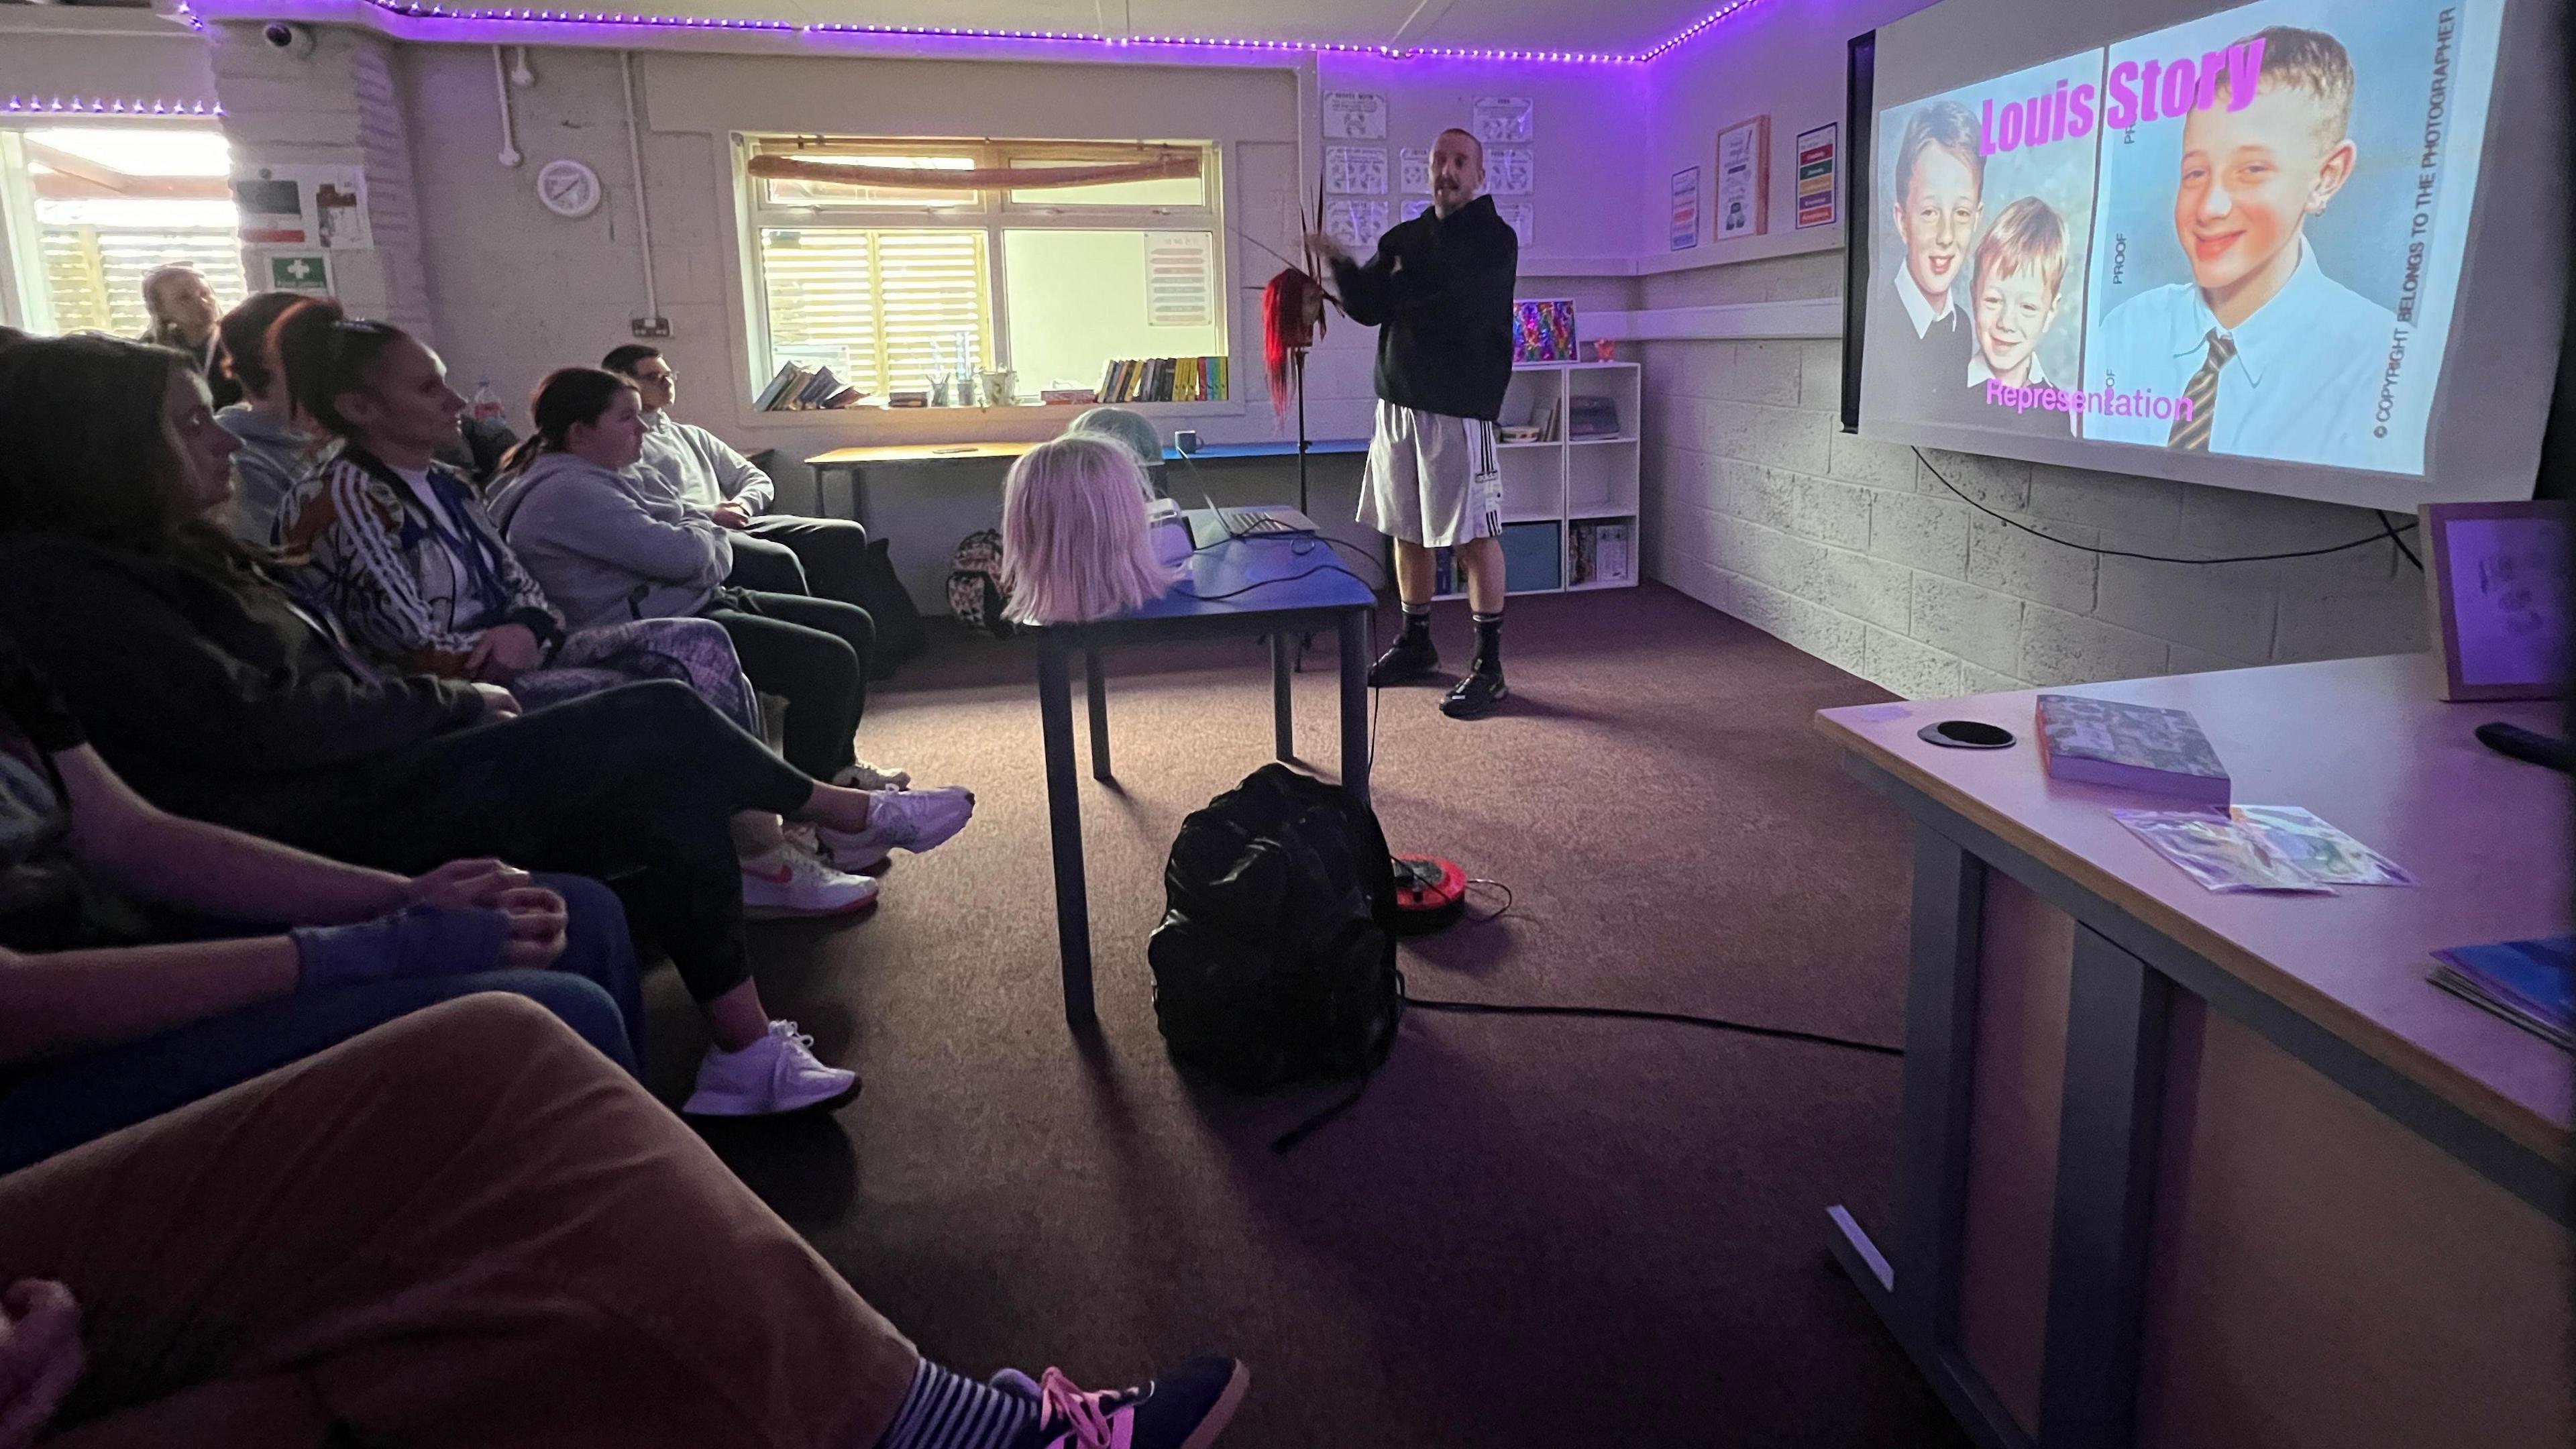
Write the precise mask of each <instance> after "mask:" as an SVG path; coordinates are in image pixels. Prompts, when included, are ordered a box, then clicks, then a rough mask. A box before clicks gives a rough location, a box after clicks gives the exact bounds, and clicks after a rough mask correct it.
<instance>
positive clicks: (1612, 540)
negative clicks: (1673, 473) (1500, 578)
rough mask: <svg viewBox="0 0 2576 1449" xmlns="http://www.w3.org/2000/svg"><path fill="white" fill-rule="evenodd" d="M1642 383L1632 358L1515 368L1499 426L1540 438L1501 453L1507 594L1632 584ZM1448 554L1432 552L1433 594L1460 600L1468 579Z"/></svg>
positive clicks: (1505, 446) (1509, 445) (1508, 445)
mask: <svg viewBox="0 0 2576 1449" xmlns="http://www.w3.org/2000/svg"><path fill="white" fill-rule="evenodd" d="M1640 377H1641V374H1640V372H1639V369H1638V365H1637V364H1636V363H1633V362H1525V363H1521V364H1519V365H1518V366H1515V367H1514V368H1513V369H1512V382H1511V388H1510V390H1509V391H1507V392H1505V393H1504V394H1503V413H1502V419H1501V426H1502V427H1504V428H1505V429H1509V430H1513V431H1515V432H1517V431H1518V430H1521V429H1536V430H1537V432H1538V436H1537V438H1536V439H1535V440H1534V441H1523V442H1511V441H1506V442H1504V443H1503V445H1502V449H1501V457H1502V465H1503V554H1504V558H1505V559H1506V561H1507V562H1506V565H1505V568H1506V571H1507V573H1508V574H1509V575H1510V579H1511V588H1510V591H1511V592H1512V593H1515V594H1555V593H1564V592H1568V591H1572V590H1583V589H1624V588H1630V587H1633V586H1634V585H1635V584H1636V582H1637V576H1638V570H1637V560H1638V556H1639V551H1638V547H1637V523H1638V507H1637V487H1638V475H1639V469H1640V459H1639V456H1638V454H1639V444H1638V429H1639V424H1640V406H1639V405H1640V404H1641V403H1642V401H1643V398H1642V397H1641V396H1640ZM1578 429H1579V430H1580V432H1579V433H1578ZM1449 553H1450V551H1449V550H1448V549H1445V548H1444V549H1441V550H1439V551H1438V560H1439V561H1438V563H1437V565H1436V567H1437V568H1438V570H1439V573H1438V578H1439V581H1440V584H1441V588H1440V590H1439V592H1438V594H1437V595H1436V597H1438V598H1443V599H1456V598H1463V597H1465V581H1464V580H1462V579H1459V578H1458V577H1457V576H1456V574H1455V573H1454V569H1455V567H1456V565H1455V564H1454V563H1453V562H1452V560H1451V559H1450V556H1449Z"/></svg>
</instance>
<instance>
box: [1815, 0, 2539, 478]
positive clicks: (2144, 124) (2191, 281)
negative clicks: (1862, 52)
mask: <svg viewBox="0 0 2576 1449" xmlns="http://www.w3.org/2000/svg"><path fill="white" fill-rule="evenodd" d="M2484 3H2486V4H2489V5H2494V4H2496V3H2498V0H2484ZM2475 8H2476V7H2475V5H2473V4H2471V3H2464V0H2370V3H2367V4H2357V3H2352V0H2261V3H2256V4H2252V5H2244V6H2240V7H2237V8H2234V9H2230V10H2225V11H2221V12H2219V13H2217V14H2214V15H2210V16H2207V17H2204V18H2202V19H2199V20H2195V21H2191V22H2188V23H2185V24H2180V25H2174V26H2170V27H2167V28H2164V29H2160V30H2155V31H2151V32H2147V33H2144V34H2139V35H2134V36H2130V37H2127V38H2124V39H2118V40H2115V41H2112V42H2111V43H2109V44H2106V45H2105V46H2103V47H2102V48H2100V49H2093V50H2085V51H2082V52H2079V53H2077V54H2073V55H2069V56H2066V57H2064V58H2063V59H2060V60H2055V61H2051V62H2049V63H2047V64H2043V65H2037V66H2031V67H2028V68H2025V69H2019V70H2014V71H2012V72H2010V73H2008V74H1998V75H1996V76H1994V77H1992V78H1990V79H1986V80H1982V81H1979V82H1977V83H1975V84H1972V85H1967V86H1961V87H1958V88H1956V89H1953V90H1949V91H1945V92H1943V93H1941V94H1938V95H1933V96H1927V97H1923V98H1921V99H1917V100H1910V101H1907V102H1905V103H1903V104H1898V105H1891V106H1887V107H1885V108H1883V109H1881V110H1880V111H1879V112H1878V118H1877V126H1876V128H1875V130H1876V135H1875V138H1874V144H1873V147H1872V151H1871V160H1872V162H1873V170H1874V172H1875V174H1874V176H1872V177H1871V178H1870V180H1871V183H1872V187H1873V192H1874V195H1875V197H1876V199H1877V206H1876V207H1875V209H1874V211H1873V214H1872V215H1871V217H1870V218H1869V221H1870V233H1871V249H1870V265H1871V273H1870V278H1869V292H1868V300H1867V304H1866V314H1865V315H1866V319H1867V320H1866V324H1865V325H1866V329H1867V335H1866V337H1865V339H1864V352H1863V368H1864V374H1863V376H1864V382H1863V399H1864V400H1863V404H1862V406H1863V410H1864V411H1863V417H1864V419H1865V420H1875V421H1877V422H1881V423H1886V422H1895V423H1900V424H1901V423H1905V422H1917V423H1929V424H1938V425H1944V426H1947V427H1951V428H1972V429H1977V430H1981V431H1984V432H1989V433H1993V434H1998V435H2007V436H2009V435H2030V436H2037V437H2052V438H2056V439H2060V440H2067V441H2073V442H2081V443H2086V444H2099V445H2101V447H2102V449H2103V452H2104V459H2103V464H2102V466H2105V467H2115V466H2118V464H2117V462H2116V460H2115V459H2114V458H2113V456H2112V450H2113V448H2114V447H2119V448H2158V449H2168V450H2176V451H2183V452H2199V453H2206V454H2211V455H2225V456H2232V457H2239V458H2248V459H2264V460H2270V461H2278V462H2288V463H2304V464H2313V465H2318V466H2323V467H2334V468H2348V469H2361V470H2367V471H2372V472H2380V473H2394V474H2413V475H2420V474H2422V473H2423V472H2424V471H2425V443H2426V431H2427V427H2428V424H2429V422H2430V420H2431V418H2432V416H2433V410H2434V402H2435V398H2434V393H2435V391H2436V388H2437V386H2438V384H2439V382H2440V380H2441V375H2442V360H2443V354H2444V351H2445V349H2446V348H2447V347H2448V346H2449V345H2450V344H2451V343H2452V342H2453V341H2454V339H2453V338H2452V337H2451V336H2450V332H2451V313H2452V305H2453V298H2454V293H2455V291H2456V289H2457V287H2458V285H2459V281H2460V276H2461V263H2462V256H2463V252H2464V249H2465V246H2466V243H2467V239H2468V230H2469V216H2470V208H2471V202H2472V200H2473V198H2474V195H2475V192H2476V189H2477V183H2478V162H2479V148H2480V144H2481V139H2482V138H2483V136H2484V135H2485V133H2486V126H2487V103H2488V96H2489V92H2490V89H2491V87H2492V82H2493V76H2494V70H2495V63H2496V55H2495V51H2496V39H2495V37H2496V35H2497V26H2496V25H2495V24H2494V23H2493V22H2494V15H2493V14H2492V13H2490V14H2488V15H2487V16H2485V17H2477V16H2475V15H2473V14H2472V11H2473V10H2474V9H2475ZM2481 18H2483V20H2484V21H2485V22H2486V23H2483V24H2480V23H2475V22H2476V21H2478V20H2479V19H2481ZM1882 54H1884V52H1882ZM2535 224H2538V223H2537V221H2535ZM2456 340H2457V341H2458V342H2459V343H2460V344H2461V345H2463V346H2465V347H2468V348H2471V349H2474V348H2475V347H2476V343H2477V339H2476V338H2474V337H2463V338H2460V339H2456Z"/></svg>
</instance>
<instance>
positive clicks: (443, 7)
mask: <svg viewBox="0 0 2576 1449" xmlns="http://www.w3.org/2000/svg"><path fill="white" fill-rule="evenodd" d="M364 3H365V4H367V5H368V6H370V7H372V8H374V9H377V10H381V11H383V12H385V13H386V14H389V15H398V16H401V17H402V18H404V19H406V20H412V21H432V22H438V23H441V24H452V25H460V26H462V25H578V26H634V27H640V28H644V29H652V30H717V31H727V30H729V31H754V32H764V33H769V34H786V35H815V36H850V37H854V38H861V39H869V38H873V39H882V40H932V41H959V42H974V43H993V44H1022V45H1026V44H1043V45H1080V46H1087V47H1094V48H1099V49H1122V50H1124V49H1135V48H1139V47H1153V48H1158V49H1174V50H1230V51H1270V52H1279V53H1305V52H1312V53H1316V54H1322V55H1350V56H1367V57H1372V58H1375V59H1381V60H1448V61H1470V62H1504V63H1510V64H1519V65H1643V64H1645V63H1646V62H1648V61H1651V60H1653V59H1655V58H1656V57H1658V56H1661V55H1664V54H1666V53H1667V52H1669V51H1671V50H1673V49H1675V48H1676V47H1678V46H1681V45H1684V44H1687V43H1688V42H1690V41H1691V40H1693V39H1695V38H1697V37H1698V36H1699V35H1700V34H1702V33H1703V32H1705V31H1707V30H1708V29H1709V28H1710V27H1711V26H1713V25H1715V24H1717V23H1718V22H1719V21H1721V20H1724V19H1726V18H1727V17H1728V16H1730V15H1733V14H1735V13H1736V12H1737V11H1739V10H1742V9H1744V8H1745V7H1746V6H1747V5H1750V4H1752V3H1753V0H1727V3H1725V4H1723V5H1720V6H1719V7H1718V8H1717V9H1715V10H1712V11H1710V12H1708V13H1707V14H1705V15H1703V16H1701V17H1700V18H1699V19H1697V20H1694V21H1692V22H1691V23H1690V24H1689V25H1686V26H1684V27H1683V28H1682V29H1680V30H1678V31H1676V32H1674V33H1673V34H1672V35H1670V36H1668V37H1666V38H1665V39H1664V40H1662V41H1660V42H1658V43H1657V44H1655V45H1654V46H1652V47H1650V48H1649V49H1646V50H1644V51H1639V52H1625V51H1600V50H1535V49H1529V50H1524V49H1507V48H1493V47H1480V46H1449V45H1362V44H1356V43H1353V42H1350V41H1339V40H1255V39H1251V38H1248V37H1233V36H1218V35H1138V36H1112V35H1101V34H1098V33H1096V32H1088V31H1066V30H1002V29H986V28H980V27H974V26H940V25H858V24H844V23H832V24H817V25H800V24H796V23H794V22H791V21H785V20H726V19H715V18H697V17H692V16H680V15H639V14H630V13H624V12H619V11H605V10H580V11H575V10H546V9H537V8H533V7H517V6H513V7H487V6H478V5H447V4H441V3H434V0H433V3H424V0H364ZM265 9H266V7H264V6H261V5H259V4H258V3H257V0H181V3H180V5H179V6H178V8H177V10H176V11H175V12H174V13H175V14H177V15H178V16H179V17H180V18H182V19H184V20H186V21H187V22H188V23H189V24H190V25H193V26H195V27H197V28H198V29H200V30H202V29H204V28H205V21H204V19H203V18H202V17H203V16H204V15H205V14H206V12H207V11H208V10H212V11H214V12H215V13H216V15H217V17H218V18H221V17H222V14H223V13H224V12H226V11H233V10H239V11H240V12H242V15H243V18H245V19H249V18H265V16H264V14H262V13H261V12H263V11H264V10H265Z"/></svg>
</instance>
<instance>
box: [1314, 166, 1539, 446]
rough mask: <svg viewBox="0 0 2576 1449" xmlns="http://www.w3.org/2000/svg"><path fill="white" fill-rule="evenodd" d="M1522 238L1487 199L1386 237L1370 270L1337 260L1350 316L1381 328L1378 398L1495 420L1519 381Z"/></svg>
mask: <svg viewBox="0 0 2576 1449" xmlns="http://www.w3.org/2000/svg"><path fill="white" fill-rule="evenodd" d="M1520 260H1521V241H1520V237H1519V236H1518V235H1517V234H1515V233H1514V232H1513V231H1512V228H1511V225H1510V223H1508V222H1506V221H1504V220H1503V219H1502V217H1500V216H1498V215H1496V214H1495V212H1494V199H1493V198H1492V197H1490V196H1479V197H1477V198H1476V199H1475V200H1473V201H1471V202H1468V203H1467V204H1466V205H1465V206H1462V207H1460V208H1458V209H1457V210H1456V211H1454V212H1451V213H1450V214H1449V216H1448V217H1447V218H1446V219H1445V220H1444V219H1443V218H1442V217H1441V216H1440V215H1439V214H1438V213H1437V212H1431V211H1426V212H1424V213H1422V214H1421V215H1420V216H1417V217H1415V218H1414V219H1413V220H1411V221H1408V222H1405V223H1403V224H1401V225H1399V226H1397V227H1395V228H1394V229H1392V230H1390V231H1388V232H1387V234H1386V235H1385V236H1383V237H1380V238H1379V239H1378V244H1377V255H1376V256H1374V257H1371V258H1369V261H1368V265H1366V266H1361V265H1360V264H1358V263H1356V262H1335V263H1333V280H1334V282H1335V283H1336V284H1338V285H1339V286H1340V288H1341V293H1342V310H1344V311H1346V312H1348V313H1349V314H1350V316H1351V320H1352V321H1354V322H1357V323H1359V324H1361V325H1362V326H1366V327H1375V328H1377V329H1378V334H1377V395H1378V396H1379V397H1382V398H1384V399H1386V400H1387V401H1388V402H1391V403H1394V404H1395V405H1396V406H1398V407H1407V408H1412V409H1414V410H1416V411H1418V412H1426V413H1440V414H1444V415H1446V416H1448V417H1453V418H1475V419H1479V420H1482V421H1484V422H1489V423H1490V422H1492V421H1494V420H1495V419H1496V418H1497V417H1499V416H1500V415H1501V413H1502V410H1503V389H1504V388H1506V387H1508V386H1510V385H1511V380H1512V284H1513V283H1514V282H1515V281H1517V280H1518V278H1519V272H1520Z"/></svg>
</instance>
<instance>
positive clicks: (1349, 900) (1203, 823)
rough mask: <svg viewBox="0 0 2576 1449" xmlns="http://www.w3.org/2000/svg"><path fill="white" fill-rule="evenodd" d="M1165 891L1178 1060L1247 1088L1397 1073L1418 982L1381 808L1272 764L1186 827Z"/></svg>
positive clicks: (1163, 990)
mask: <svg viewBox="0 0 2576 1449" xmlns="http://www.w3.org/2000/svg"><path fill="white" fill-rule="evenodd" d="M1163 891H1164V896H1165V902H1166V907H1167V908H1166V910H1165V912H1164V915H1163V924H1162V925H1161V926H1160V927H1159V928H1157V929H1156V930H1155V932H1154V939H1153V942H1152V944H1151V946H1149V947H1148V949H1147V953H1146V954H1147V958H1148V959H1149V960H1150V961H1151V962H1152V964H1153V968H1154V1015H1155V1016H1156V1018H1157V1019H1158V1020H1159V1021H1160V1023H1161V1025H1162V1030H1163V1040H1164V1043H1165V1044H1166V1045H1167V1046H1168V1047H1169V1048H1170V1050H1171V1053H1172V1058H1173V1060H1175V1061H1177V1062H1179V1063H1181V1064H1182V1065H1183V1066H1186V1067H1190V1068H1193V1069H1195V1070H1198V1071H1202V1072H1205V1073H1206V1074H1207V1075H1208V1076H1210V1077H1213V1078H1215V1079H1216V1080H1217V1081H1219V1082H1222V1083H1224V1084H1225V1085H1227V1086H1230V1087H1234V1088H1237V1089H1239V1090H1243V1091H1262V1090H1265V1089H1267V1088H1270V1087H1275V1086H1279V1085H1282V1084H1284V1083H1288V1082H1293V1081H1298V1080H1301V1079H1306V1078H1317V1077H1325V1078H1331V1077H1352V1076H1361V1077H1363V1078H1364V1077H1365V1075H1366V1074H1367V1073H1370V1072H1373V1071H1375V1070H1376V1068H1377V1066H1378V1064H1379V1063H1381V1062H1383V1061H1385V1060H1386V1055H1387V1052H1388V1051H1389V1050H1390V1049H1391V1048H1393V1046H1394V1045H1395V1028H1396V1023H1397V1021H1398V1020H1399V1019H1400V1018H1401V1017H1402V1015H1403V1011H1404V981H1403V977H1402V976H1401V975H1399V974H1398V973H1397V971H1396V966H1395V931H1394V921H1395V874H1394V871H1393V869H1392V867H1391V865H1390V863H1389V861H1388V858H1387V850H1386V835H1385V833H1384V832H1383V831H1381V830H1380V829H1379V828H1378V823H1377V816H1376V814H1375V813H1374V812H1372V811H1371V810H1370V809H1369V808H1368V807H1367V806H1366V805H1363V804H1361V803H1359V802H1358V801H1357V800H1354V799H1353V798H1351V796H1350V795H1349V794H1347V793H1346V792H1344V791H1343V789H1342V788H1341V787H1340V786H1338V785H1330V784H1326V783H1325V782H1323V781H1321V780H1317V779H1314V778H1312V777H1311V776H1307V775H1301V774H1299V773H1298V772H1296V771H1295V770H1291V769H1289V768H1288V767H1287V766H1285V765H1278V764H1271V765H1264V766H1262V767H1261V768H1260V769H1258V770H1256V771H1254V772H1253V773H1252V774H1251V775H1249V776H1247V777H1246V778H1245V779H1244V781H1243V783H1242V784H1240V785H1238V786H1236V787H1235V788H1234V789H1232V790H1228V791H1227V792H1225V793H1224V794H1222V795H1219V796H1218V797H1216V798H1215V799H1214V800H1211V801H1209V802H1208V804H1207V806H1206V808H1204V809H1201V810H1198V811H1195V812H1193V813H1192V814H1191V815H1190V817H1189V819H1187V820H1185V821H1183V822H1182V824H1181V833H1180V837H1179V838H1178V839H1176V840H1174V841H1173V842H1172V854H1171V859H1170V861H1169V862H1168V863H1167V864H1166V865H1165V866H1164V868H1163ZM1363 1085H1365V1081H1363ZM1356 1098H1357V1093H1354V1094H1353V1096H1352V1100H1356ZM1343 1105H1345V1106H1347V1105H1348V1102H1345V1103H1344V1104H1343ZM1335 1110H1338V1109H1335ZM1329 1115H1330V1114H1327V1117H1326V1118H1324V1119H1318V1120H1317V1121H1315V1122H1314V1123H1311V1124H1309V1128H1308V1129H1301V1132H1300V1133H1292V1134H1291V1135H1290V1138H1288V1139H1283V1142H1290V1141H1292V1140H1293V1139H1295V1138H1297V1137H1300V1136H1302V1130H1311V1128H1312V1127H1314V1126H1321V1125H1322V1122H1323V1120H1327V1119H1328V1118H1329ZM1283 1150H1284V1148H1283Z"/></svg>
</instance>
